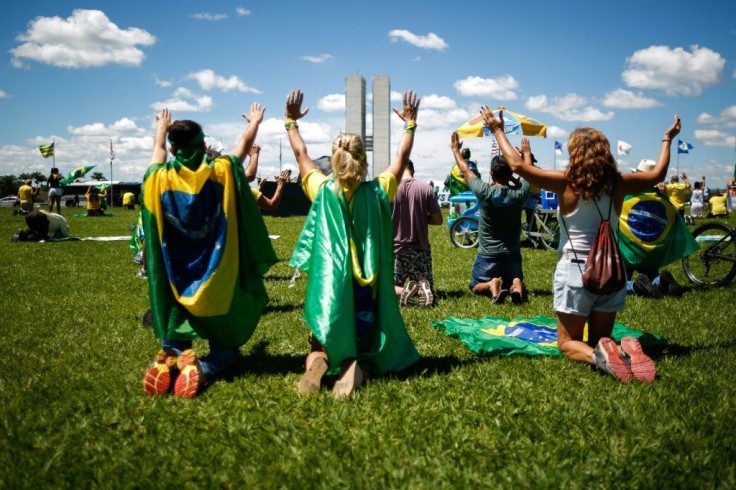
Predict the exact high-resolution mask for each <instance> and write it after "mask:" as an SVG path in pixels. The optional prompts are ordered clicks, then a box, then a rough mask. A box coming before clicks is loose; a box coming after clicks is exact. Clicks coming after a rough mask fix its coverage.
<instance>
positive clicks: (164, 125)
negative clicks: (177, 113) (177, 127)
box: [153, 107, 171, 131]
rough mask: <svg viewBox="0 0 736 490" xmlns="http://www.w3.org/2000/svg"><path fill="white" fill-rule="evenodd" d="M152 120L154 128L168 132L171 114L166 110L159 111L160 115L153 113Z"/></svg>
mask: <svg viewBox="0 0 736 490" xmlns="http://www.w3.org/2000/svg"><path fill="white" fill-rule="evenodd" d="M153 118H154V119H155V120H156V127H157V128H158V129H163V130H164V131H168V129H169V126H171V113H170V112H169V110H168V109H166V108H165V107H164V108H163V109H161V115H158V114H155V113H154V115H153Z"/></svg>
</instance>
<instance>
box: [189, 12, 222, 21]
mask: <svg viewBox="0 0 736 490" xmlns="http://www.w3.org/2000/svg"><path fill="white" fill-rule="evenodd" d="M191 17H192V19H197V20H213V21H218V20H224V19H227V14H211V13H209V12H201V13H198V14H194V15H192V16H191Z"/></svg>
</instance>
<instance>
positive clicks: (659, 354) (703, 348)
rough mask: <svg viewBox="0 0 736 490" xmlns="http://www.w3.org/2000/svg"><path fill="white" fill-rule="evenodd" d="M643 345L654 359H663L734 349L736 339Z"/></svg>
mask: <svg viewBox="0 0 736 490" xmlns="http://www.w3.org/2000/svg"><path fill="white" fill-rule="evenodd" d="M640 340H641V339H640ZM642 347H643V349H644V351H645V352H646V353H647V355H649V356H650V357H651V358H652V359H662V358H663V357H685V356H690V355H692V354H693V353H695V352H708V351H711V350H714V349H733V348H735V347H736V340H732V341H730V342H719V343H716V344H710V345H696V346H690V345H681V344H675V343H674V342H673V343H670V342H667V341H666V340H665V341H664V342H659V343H655V344H653V345H645V344H644V343H643V342H642Z"/></svg>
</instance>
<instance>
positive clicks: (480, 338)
mask: <svg viewBox="0 0 736 490" xmlns="http://www.w3.org/2000/svg"><path fill="white" fill-rule="evenodd" d="M432 326H433V327H434V328H436V329H438V330H441V331H443V332H444V333H445V335H447V336H448V337H452V338H457V339H460V340H461V341H462V342H463V343H464V344H465V345H466V346H467V347H468V348H469V349H470V350H471V351H473V352H475V353H476V354H483V355H489V356H511V355H527V356H556V357H559V356H561V355H562V354H560V351H559V350H557V320H556V319H554V318H550V317H546V316H535V317H532V318H524V317H517V318H514V319H512V320H509V319H507V318H503V317H499V316H486V317H483V318H456V317H449V318H446V319H445V320H442V321H439V322H435V321H433V322H432ZM626 336H631V337H636V338H637V339H639V342H640V343H641V345H642V346H643V347H644V348H646V347H648V346H649V347H651V346H656V345H662V344H664V343H665V341H664V340H663V339H662V338H661V337H659V336H657V335H652V334H647V333H643V332H639V331H637V330H632V329H631V328H629V327H627V326H626V325H624V324H622V323H618V322H616V323H615V324H614V326H613V333H612V334H611V338H613V339H614V340H615V341H617V342H619V341H620V340H621V337H626ZM586 337H587V328H586Z"/></svg>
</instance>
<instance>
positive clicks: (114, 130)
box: [66, 117, 147, 137]
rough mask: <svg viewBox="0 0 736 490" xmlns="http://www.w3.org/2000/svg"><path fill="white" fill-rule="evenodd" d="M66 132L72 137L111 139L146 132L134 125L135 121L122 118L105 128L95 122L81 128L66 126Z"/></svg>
mask: <svg viewBox="0 0 736 490" xmlns="http://www.w3.org/2000/svg"><path fill="white" fill-rule="evenodd" d="M66 130H67V132H69V134H72V135H74V136H105V137H111V136H117V135H122V134H131V133H132V134H140V135H142V134H145V133H146V132H147V130H146V129H143V128H139V127H138V125H137V124H136V122H135V120H133V119H131V118H129V117H124V118H122V119H118V120H117V121H115V122H114V123H112V124H110V125H109V126H105V125H104V124H103V123H100V122H96V123H90V124H85V125H82V126H76V127H75V126H67V128H66Z"/></svg>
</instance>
